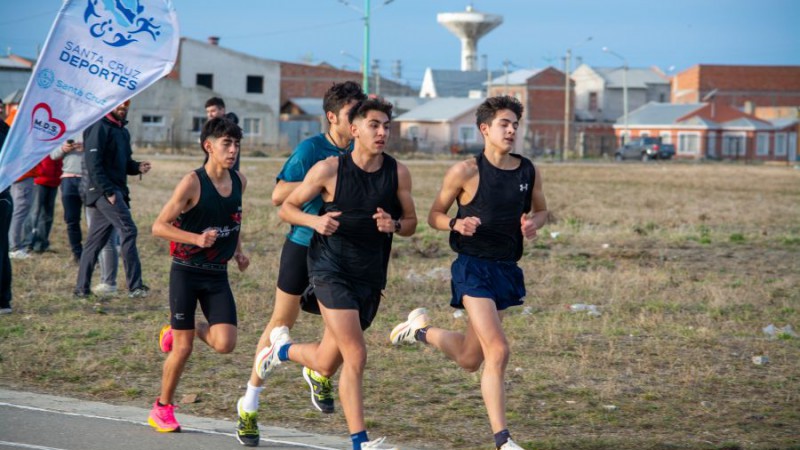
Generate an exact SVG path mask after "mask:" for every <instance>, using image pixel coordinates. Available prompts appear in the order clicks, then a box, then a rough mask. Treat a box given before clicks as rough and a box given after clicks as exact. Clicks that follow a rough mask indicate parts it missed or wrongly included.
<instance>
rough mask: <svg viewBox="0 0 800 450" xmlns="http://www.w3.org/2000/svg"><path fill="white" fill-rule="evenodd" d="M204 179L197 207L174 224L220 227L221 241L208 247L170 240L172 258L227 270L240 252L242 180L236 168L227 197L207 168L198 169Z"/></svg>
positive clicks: (193, 227)
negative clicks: (237, 250) (212, 178)
mask: <svg viewBox="0 0 800 450" xmlns="http://www.w3.org/2000/svg"><path fill="white" fill-rule="evenodd" d="M194 172H195V173H196V174H197V178H199V179H200V199H199V200H198V201H197V204H196V205H194V208H192V209H190V210H189V211H186V212H184V213H181V215H180V216H178V218H177V219H176V220H175V222H174V223H173V225H175V226H176V227H177V228H180V229H181V230H184V231H189V232H191V233H202V232H204V231H206V230H209V229H215V230H217V233H218V234H217V240H216V241H215V242H214V245H212V246H211V247H208V248H203V247H198V246H196V245H191V244H182V243H178V242H170V254H171V255H172V261H173V262H175V263H177V264H181V265H185V266H189V267H195V268H199V269H206V270H227V264H228V260H230V259H231V257H233V254H234V252H236V244H237V243H238V242H239V231H240V229H241V226H242V180H241V179H239V175H238V174H237V173H236V171H234V170H229V172H230V174H231V184H232V188H231V194H230V195H229V196H227V197H223V196H222V195H220V193H219V192H218V191H217V188H216V187H214V183H213V182H212V181H211V178H209V177H208V173H206V169H205V167H201V168H199V169H196V170H195V171H194Z"/></svg>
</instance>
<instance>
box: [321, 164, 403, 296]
mask: <svg viewBox="0 0 800 450" xmlns="http://www.w3.org/2000/svg"><path fill="white" fill-rule="evenodd" d="M379 207H380V208H382V209H383V210H384V211H386V212H388V213H389V214H390V215H391V216H392V217H393V218H395V219H397V218H399V217H400V214H401V212H402V210H401V207H400V202H399V200H398V199H397V161H395V159H394V158H392V157H391V156H389V155H387V154H386V153H384V154H383V164H382V165H381V168H380V169H378V170H377V171H375V172H365V171H364V170H362V169H361V168H360V167H358V166H357V165H356V164H355V163H354V162H353V157H352V154H346V155H342V156H340V157H339V168H338V171H337V174H336V189H335V192H334V195H333V200H332V201H330V202H325V203H323V205H322V208H321V209H320V212H319V214H320V215H323V214H325V213H326V212H329V211H341V212H342V215H341V216H339V217H338V218H337V219H336V220H338V221H339V228H338V229H337V230H336V232H335V233H333V234H332V235H330V236H323V235H321V234H319V233H316V232H315V233H314V236H313V237H312V238H311V245H310V246H309V248H308V269H309V273H310V274H311V275H316V276H325V275H332V276H335V277H337V278H343V279H345V280H349V281H354V282H358V283H364V284H367V285H369V286H373V287H376V288H380V289H382V288H384V287H385V286H386V270H387V266H388V263H389V253H390V252H391V238H392V235H391V234H387V233H381V232H380V231H378V226H377V224H376V223H375V219H373V218H372V215H373V214H375V213H376V212H377V209H378V208H379Z"/></svg>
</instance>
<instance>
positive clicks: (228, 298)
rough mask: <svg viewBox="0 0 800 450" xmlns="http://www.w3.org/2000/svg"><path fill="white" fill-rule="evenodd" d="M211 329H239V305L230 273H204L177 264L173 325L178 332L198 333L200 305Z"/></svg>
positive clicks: (172, 287)
mask: <svg viewBox="0 0 800 450" xmlns="http://www.w3.org/2000/svg"><path fill="white" fill-rule="evenodd" d="M198 303H200V308H201V309H202V310H203V315H204V316H205V317H206V320H207V321H208V324H209V325H215V324H218V323H228V324H231V325H233V326H236V303H235V302H234V300H233V292H232V291H231V285H230V283H229V282H228V272H227V271H221V270H219V271H218V270H203V269H196V268H192V267H186V266H182V265H179V264H173V265H172V268H171V269H170V271H169V312H170V325H171V326H172V328H173V329H176V330H194V314H195V311H196V310H197V304H198Z"/></svg>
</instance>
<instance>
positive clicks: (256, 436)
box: [236, 398, 261, 447]
mask: <svg viewBox="0 0 800 450" xmlns="http://www.w3.org/2000/svg"><path fill="white" fill-rule="evenodd" d="M242 400H244V398H239V401H238V402H236V411H237V414H236V415H237V418H236V440H237V441H239V443H240V444H242V445H244V446H245V447H258V443H259V441H260V440H261V434H260V433H259V432H258V412H257V411H256V412H246V411H245V410H244V409H242Z"/></svg>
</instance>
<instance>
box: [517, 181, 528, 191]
mask: <svg viewBox="0 0 800 450" xmlns="http://www.w3.org/2000/svg"><path fill="white" fill-rule="evenodd" d="M527 190H528V183H525V184H520V185H519V191H520V192H525V191H527Z"/></svg>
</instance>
